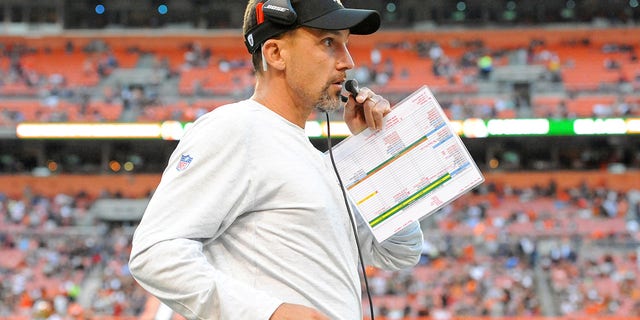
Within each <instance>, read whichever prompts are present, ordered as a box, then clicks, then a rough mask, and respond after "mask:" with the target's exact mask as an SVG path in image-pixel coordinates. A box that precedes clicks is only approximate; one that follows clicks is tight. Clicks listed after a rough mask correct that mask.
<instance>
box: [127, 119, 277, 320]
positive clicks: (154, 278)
mask: <svg viewBox="0 0 640 320" xmlns="http://www.w3.org/2000/svg"><path fill="white" fill-rule="evenodd" d="M204 117H205V118H204V119H202V121H200V122H199V123H198V122H197V123H196V124H194V126H193V127H192V128H191V129H190V130H189V131H188V132H187V134H186V135H185V136H184V137H183V139H182V140H181V142H180V143H179V145H178V146H177V148H176V150H175V151H174V153H173V154H172V156H171V157H170V160H169V164H168V166H167V169H166V170H165V172H164V173H163V176H162V180H161V182H160V184H159V186H158V188H157V190H156V192H155V193H154V195H153V197H152V198H151V200H150V202H149V205H148V206H147V209H146V211H145V213H144V215H143V218H142V220H141V222H140V224H139V225H138V227H137V229H136V232H135V234H134V237H133V247H132V252H131V257H130V261H129V267H130V270H131V273H132V275H133V277H134V278H135V279H136V280H137V281H138V282H139V283H140V285H141V286H142V287H143V288H145V289H146V290H147V291H149V292H150V293H151V294H153V295H155V296H156V297H158V299H160V300H161V301H162V302H163V303H165V304H166V305H168V306H169V307H171V308H172V309H173V310H176V311H178V312H180V313H181V314H182V315H184V316H185V317H187V318H188V319H269V317H270V316H271V314H273V312H274V311H275V309H276V308H277V307H278V306H279V305H280V304H281V303H282V301H279V300H278V299H277V298H275V297H273V296H271V295H269V294H268V293H266V292H262V291H259V290H257V289H254V288H253V287H250V286H248V285H246V284H244V283H243V282H242V281H240V280H241V279H234V278H232V277H230V276H229V275H227V274H224V273H223V272H221V271H220V270H217V269H216V268H215V267H214V266H213V265H212V264H211V263H210V262H209V261H208V257H207V256H206V255H205V254H204V252H203V242H204V241H211V240H213V239H216V238H217V237H218V236H219V235H220V234H221V233H223V232H224V231H225V230H226V228H227V227H228V226H229V225H230V224H231V223H233V221H234V220H235V219H236V218H237V217H238V216H239V215H241V214H243V212H246V211H247V208H249V207H250V206H251V205H252V201H253V199H252V196H253V195H252V192H251V186H250V179H249V177H250V175H251V173H250V172H248V171H249V169H248V168H251V166H250V165H248V163H249V162H250V154H249V152H248V151H247V150H246V149H247V147H243V146H247V145H249V142H248V141H244V140H243V139H247V138H246V137H247V135H246V134H242V132H239V131H240V130H247V129H246V128H247V126H242V125H241V124H238V123H233V124H231V123H229V120H228V119H225V118H224V117H222V118H220V117H216V119H211V118H207V116H204ZM215 258H216V257H213V259H215Z"/></svg>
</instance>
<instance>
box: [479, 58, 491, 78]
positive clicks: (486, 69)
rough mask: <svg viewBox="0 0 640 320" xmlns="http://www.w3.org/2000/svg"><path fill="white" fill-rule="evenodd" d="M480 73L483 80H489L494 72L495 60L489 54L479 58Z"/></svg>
mask: <svg viewBox="0 0 640 320" xmlns="http://www.w3.org/2000/svg"><path fill="white" fill-rule="evenodd" d="M477 63H478V71H479V72H480V78H481V79H485V80H486V79H489V76H490V75H491V72H492V71H493V58H492V57H491V55H489V54H483V55H482V56H480V58H478V62H477Z"/></svg>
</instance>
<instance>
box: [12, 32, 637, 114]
mask: <svg viewBox="0 0 640 320" xmlns="http://www.w3.org/2000/svg"><path fill="white" fill-rule="evenodd" d="M549 32H553V31H549ZM540 37H541V39H530V40H529V41H528V43H521V44H518V45H514V46H508V45H500V44H494V43H489V42H488V40H487V39H472V40H465V41H456V40H455V39H453V40H449V41H444V40H429V39H428V38H429V36H428V35H425V39H413V40H406V41H397V42H393V41H388V40H382V39H381V40H378V42H377V43H375V44H373V45H362V46H359V47H358V46H354V47H353V48H352V54H353V56H354V59H355V61H356V63H357V68H356V70H354V71H353V76H354V77H355V78H356V79H358V80H359V81H360V82H361V84H363V85H368V86H371V87H372V88H374V89H376V91H378V92H381V93H384V94H388V95H389V96H390V97H392V100H394V101H392V102H395V101H397V100H398V99H400V98H402V97H403V96H406V94H407V93H409V92H411V91H413V90H415V88H417V87H419V86H420V85H422V84H427V85H429V86H430V87H431V88H432V90H434V91H436V93H437V94H438V96H439V98H440V100H441V104H443V106H444V107H445V109H446V110H447V112H448V113H449V114H450V116H451V117H452V118H454V119H466V118H470V117H479V118H491V117H500V118H513V117H569V118H570V117H590V116H598V117H607V116H630V115H638V114H640V97H639V96H638V95H637V94H635V93H634V92H635V91H636V90H637V89H638V88H640V62H638V57H637V52H636V46H637V45H638V44H637V43H634V42H633V40H632V39H629V40H628V43H618V42H602V41H599V42H594V41H591V40H590V39H589V38H572V39H568V40H565V41H564V42H560V43H559V42H553V43H548V42H546V41H545V40H544V38H543V37H544V35H541V36H540ZM185 42H186V43H170V44H168V45H167V47H166V48H165V49H145V48H141V47H136V46H129V47H116V48H114V47H113V44H111V43H107V42H105V41H102V40H100V39H94V40H93V41H91V42H89V43H88V44H85V45H83V46H80V45H76V44H74V42H73V40H68V41H67V43H66V45H65V46H64V47H63V48H48V47H46V46H44V47H40V46H38V47H31V46H30V45H29V42H19V41H16V42H15V43H12V42H7V43H5V44H4V45H3V46H0V75H2V77H1V78H2V80H0V96H2V97H4V99H3V101H2V103H1V104H0V123H5V124H6V123H19V122H23V121H41V122H49V121H52V122H60V121H161V120H169V119H173V120H185V121H191V120H193V119H195V118H197V117H198V116H200V115H201V114H203V113H204V112H206V111H208V110H211V109H213V108H215V107H217V106H219V105H221V104H222V103H226V102H229V101H233V100H234V99H238V98H242V97H247V96H248V95H249V94H250V93H251V91H252V87H253V77H252V75H251V64H250V57H249V56H248V55H247V54H245V52H244V48H242V47H241V43H239V44H238V46H236V47H234V48H231V49H229V48H217V47H215V45H211V44H209V43H207V44H202V43H200V42H199V41H189V40H185ZM146 57H151V58H152V59H154V63H153V65H152V66H150V68H152V69H153V70H154V73H153V76H150V78H149V79H146V80H145V81H146V83H137V84H133V85H131V84H118V83H116V84H115V85H114V84H113V83H109V84H107V83H106V82H105V79H107V77H108V76H109V75H110V74H112V73H113V72H114V71H116V70H126V69H131V68H135V67H136V65H138V64H139V63H140V61H141V60H143V59H144V58H146ZM51 61H55V63H51ZM508 65H525V66H543V67H544V72H543V73H541V74H540V75H539V78H538V79H535V81H538V82H550V83H552V84H559V85H561V86H559V87H558V86H557V85H556V88H555V89H556V90H555V91H554V92H551V93H544V94H542V93H535V94H533V96H530V97H523V96H521V95H518V94H513V93H506V94H505V93H496V92H490V93H487V94H485V93H483V92H481V91H479V89H478V86H479V83H481V82H482V81H491V79H492V73H494V72H495V70H496V69H497V68H499V67H502V66H508ZM148 67H149V66H148ZM170 79H175V80H176V81H177V82H178V85H177V87H176V88H173V90H166V89H165V90H160V89H159V85H160V84H161V83H162V82H163V81H165V80H170ZM558 88H560V89H561V90H557V89H558ZM130 110H135V112H133V113H131V112H127V111H130Z"/></svg>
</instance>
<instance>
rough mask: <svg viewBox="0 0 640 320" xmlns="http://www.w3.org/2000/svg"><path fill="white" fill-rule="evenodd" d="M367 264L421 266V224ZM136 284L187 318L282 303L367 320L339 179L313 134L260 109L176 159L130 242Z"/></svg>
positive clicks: (374, 249) (232, 120) (236, 107)
mask: <svg viewBox="0 0 640 320" xmlns="http://www.w3.org/2000/svg"><path fill="white" fill-rule="evenodd" d="M356 217H357V219H356V220H357V222H358V225H359V227H358V236H359V240H360V243H361V249H362V253H363V258H364V261H365V264H367V265H373V266H377V267H381V268H385V269H400V268H406V267H410V266H413V265H415V263H416V262H417V261H418V259H419V256H420V252H421V245H422V232H421V230H420V227H419V224H418V223H414V224H412V225H411V226H409V227H407V228H405V229H404V230H402V231H401V232H400V233H398V234H396V235H395V236H394V237H392V238H390V239H388V240H386V241H384V242H383V243H382V244H378V243H377V242H376V241H375V240H374V238H373V235H372V233H371V232H370V231H369V229H368V228H367V226H366V225H364V221H363V220H362V219H360V218H359V216H358V215H357V214H356ZM129 266H130V269H131V272H132V274H133V276H134V277H135V279H136V280H137V281H138V282H139V283H140V284H141V285H142V286H143V287H144V288H145V289H146V290H148V291H149V292H150V293H152V294H153V295H155V296H156V297H158V298H159V299H160V300H161V301H162V302H164V303H165V304H167V305H168V306H170V307H171V308H172V309H173V310H175V311H177V312H179V313H180V314H182V315H184V316H185V317H187V318H189V319H234V320H235V319H269V317H270V316H271V315H272V313H273V312H274V311H275V309H276V308H277V307H278V306H279V305H280V304H281V303H284V302H288V303H297V304H303V305H307V306H310V307H314V308H317V309H318V310H320V311H321V312H324V313H326V314H327V315H329V316H330V317H331V318H332V319H361V318H362V310H361V309H362V308H361V306H362V305H361V286H360V280H359V276H358V253H357V249H356V245H355V240H354V235H353V232H352V228H351V225H350V222H349V217H348V213H347V211H346V208H345V205H344V200H343V199H342V194H341V191H340V187H339V185H338V182H337V179H336V176H335V174H334V173H333V170H332V168H331V167H330V165H328V164H327V162H326V161H325V159H324V155H323V154H322V153H321V152H319V151H318V150H317V149H315V148H314V146H313V145H312V144H311V143H310V142H309V140H308V137H307V136H306V134H305V131H304V129H302V128H300V127H298V126H296V125H294V124H293V123H291V122H289V121H287V120H285V119H284V118H282V117H280V116H279V115H277V114H276V113H274V112H272V111H271V110H269V109H267V108H266V107H264V106H262V105H260V104H259V103H257V102H255V101H253V100H245V101H242V102H239V103H236V104H233V105H227V106H222V107H219V108H217V109H216V110H214V111H212V112H210V113H209V114H207V115H204V116H202V117H201V118H199V119H198V120H197V121H196V122H195V123H194V125H193V127H192V128H190V129H189V130H188V131H187V132H186V134H185V136H184V137H183V138H182V139H181V141H180V143H179V144H178V146H177V148H176V150H175V151H174V153H173V154H172V156H171V157H170V160H169V163H168V166H167V168H166V170H165V172H164V173H163V176H162V180H161V182H160V184H159V186H158V188H157V190H156V192H155V193H154V195H153V197H152V199H151V201H150V203H149V205H148V207H147V209H146V211H145V213H144V216H143V218H142V221H141V222H140V225H139V226H138V228H137V229H136V232H135V235H134V238H133V249H132V253H131V258H130V263H129Z"/></svg>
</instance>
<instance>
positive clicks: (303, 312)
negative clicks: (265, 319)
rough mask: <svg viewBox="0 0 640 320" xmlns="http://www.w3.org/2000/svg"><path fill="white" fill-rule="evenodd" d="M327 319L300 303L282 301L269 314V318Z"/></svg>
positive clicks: (273, 319)
mask: <svg viewBox="0 0 640 320" xmlns="http://www.w3.org/2000/svg"><path fill="white" fill-rule="evenodd" d="M289 319H292V320H329V317H327V316H326V315H324V314H322V313H320V311H318V310H316V309H313V308H309V307H307V306H303V305H300V304H292V303H283V304H281V305H280V306H279V307H278V309H276V311H275V312H274V313H273V314H272V315H271V317H270V318H269V320H289Z"/></svg>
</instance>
